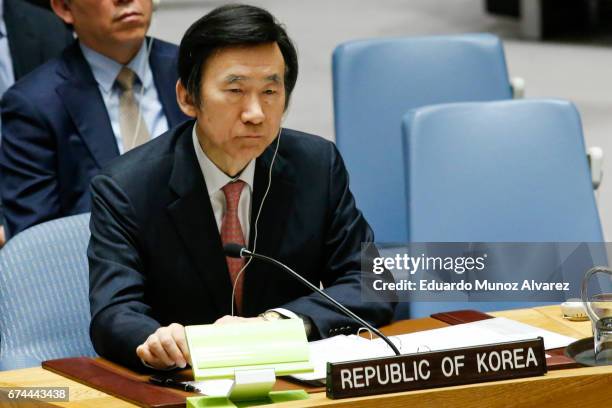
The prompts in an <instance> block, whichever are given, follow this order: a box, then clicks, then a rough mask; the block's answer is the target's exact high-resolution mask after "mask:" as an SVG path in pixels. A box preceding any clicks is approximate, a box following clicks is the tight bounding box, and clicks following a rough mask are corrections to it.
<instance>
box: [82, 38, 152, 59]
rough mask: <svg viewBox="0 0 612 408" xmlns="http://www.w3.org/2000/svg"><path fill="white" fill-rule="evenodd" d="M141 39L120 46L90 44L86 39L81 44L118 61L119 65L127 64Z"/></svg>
mask: <svg viewBox="0 0 612 408" xmlns="http://www.w3.org/2000/svg"><path fill="white" fill-rule="evenodd" d="M81 41H82V40H81ZM143 41H144V38H143V39H142V40H141V41H138V42H136V41H134V42H131V43H124V44H121V45H120V46H112V45H110V44H108V45H107V44H105V45H104V46H103V47H99V46H92V45H90V44H87V42H86V41H83V44H84V45H85V46H87V47H88V48H90V49H92V50H94V51H96V52H97V53H100V54H102V55H104V56H105V57H108V58H110V59H112V60H114V61H116V62H118V63H119V64H121V65H127V64H128V63H129V62H130V61H131V60H132V59H134V57H135V56H136V54H138V51H139V50H140V47H141V46H142V42H143Z"/></svg>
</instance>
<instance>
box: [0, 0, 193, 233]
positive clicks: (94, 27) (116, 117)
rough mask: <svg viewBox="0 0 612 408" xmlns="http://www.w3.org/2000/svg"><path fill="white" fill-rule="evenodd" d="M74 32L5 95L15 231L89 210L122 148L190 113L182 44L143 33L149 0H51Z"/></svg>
mask: <svg viewBox="0 0 612 408" xmlns="http://www.w3.org/2000/svg"><path fill="white" fill-rule="evenodd" d="M51 7H52V8H53V11H54V12H55V14H57V15H58V16H59V17H60V18H61V19H62V20H63V21H64V23H66V24H68V25H70V26H72V27H73V29H74V31H75V33H76V35H77V40H76V41H75V42H74V43H73V44H71V45H70V46H69V47H68V48H66V49H65V51H64V52H63V53H62V55H61V56H60V57H59V58H57V59H54V60H51V61H49V62H47V63H46V64H44V65H43V66H41V67H40V68H39V69H38V70H36V71H35V72H32V73H31V74H30V75H28V76H26V77H24V78H23V79H22V80H20V81H19V82H17V83H16V84H15V85H14V86H13V87H11V88H10V89H9V90H8V91H7V92H6V94H5V96H4V98H3V100H2V134H3V138H2V139H3V140H2V144H1V149H0V175H1V176H2V181H1V185H0V195H1V198H2V201H3V202H4V206H5V220H6V227H7V229H8V231H7V234H8V238H10V237H12V236H14V235H15V234H17V233H19V232H20V231H23V230H24V229H26V228H28V227H30V226H32V225H35V224H38V223H41V222H44V221H48V220H51V219H54V218H59V217H64V216H69V215H74V214H79V213H83V212H87V211H89V210H90V192H89V183H90V180H91V179H92V177H93V176H95V175H96V174H98V172H99V171H100V169H101V168H102V166H104V165H105V164H106V163H108V162H109V161H110V160H111V159H113V158H115V157H117V156H119V155H120V154H122V153H124V152H126V151H128V150H130V149H132V148H134V147H136V146H138V145H140V144H143V143H145V142H147V141H149V140H150V139H151V138H153V137H155V136H157V135H159V134H161V133H163V132H165V131H166V130H168V129H169V128H171V127H173V126H176V125H177V124H179V123H180V122H182V121H184V120H185V119H186V116H185V115H184V114H183V113H182V112H181V110H180V109H179V107H178V105H177V102H176V95H175V90H174V87H175V84H176V80H177V68H176V58H177V51H178V48H177V47H176V46H175V45H171V44H168V43H166V42H163V41H161V40H157V39H155V40H154V39H152V38H146V37H145V35H146V32H147V30H148V28H149V25H150V22H151V16H152V12H153V10H152V8H153V7H152V1H151V0H122V1H116V0H51Z"/></svg>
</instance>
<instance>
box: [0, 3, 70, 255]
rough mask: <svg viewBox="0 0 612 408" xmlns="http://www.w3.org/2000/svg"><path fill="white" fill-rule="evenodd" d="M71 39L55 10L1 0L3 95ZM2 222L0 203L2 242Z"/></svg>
mask: <svg viewBox="0 0 612 408" xmlns="http://www.w3.org/2000/svg"><path fill="white" fill-rule="evenodd" d="M72 41H73V37H72V32H71V31H70V30H69V29H68V27H66V26H65V25H64V24H63V23H62V21H61V20H60V19H59V18H57V16H55V15H54V14H53V13H51V12H49V11H46V10H43V9H41V8H39V7H35V6H33V5H31V4H29V3H27V2H25V1H23V0H0V98H1V97H2V95H4V93H5V92H6V90H7V89H8V88H10V87H11V86H12V85H13V84H14V83H15V81H18V80H19V79H20V78H22V77H23V76H25V75H26V74H27V73H29V72H30V71H32V70H34V68H36V67H38V66H39V65H41V64H43V63H45V62H46V61H48V60H50V59H51V58H54V57H57V56H58V55H60V53H61V52H62V51H63V50H64V48H66V46H67V45H68V44H70V43H71V42H72ZM1 135H2V134H1V133H0V140H1ZM2 224H3V215H2V207H1V206H0V246H3V245H4V241H5V235H4V225H2Z"/></svg>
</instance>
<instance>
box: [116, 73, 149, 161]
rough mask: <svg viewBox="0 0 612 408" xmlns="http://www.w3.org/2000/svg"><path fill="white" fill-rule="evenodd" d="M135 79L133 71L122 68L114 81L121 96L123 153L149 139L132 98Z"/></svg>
mask: <svg viewBox="0 0 612 408" xmlns="http://www.w3.org/2000/svg"><path fill="white" fill-rule="evenodd" d="M135 77H136V75H135V74H134V71H132V70H131V69H129V68H127V67H123V68H121V71H120V72H119V75H117V79H116V82H117V85H118V86H119V88H120V89H121V95H119V127H120V129H121V140H122V141H123V152H124V153H125V152H127V151H128V150H131V149H133V148H135V147H137V146H140V145H141V144H143V143H146V142H148V141H149V139H150V136H149V131H148V130H147V124H146V123H145V121H144V119H143V118H142V115H141V114H140V109H139V108H138V103H137V102H136V98H135V97H134V79H135Z"/></svg>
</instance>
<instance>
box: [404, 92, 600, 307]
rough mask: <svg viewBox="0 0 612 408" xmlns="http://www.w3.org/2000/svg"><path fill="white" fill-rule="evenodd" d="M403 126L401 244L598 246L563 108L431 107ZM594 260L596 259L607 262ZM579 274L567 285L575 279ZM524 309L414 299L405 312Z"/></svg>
mask: <svg viewBox="0 0 612 408" xmlns="http://www.w3.org/2000/svg"><path fill="white" fill-rule="evenodd" d="M402 130H403V141H404V149H403V152H404V157H405V172H406V174H407V177H406V190H407V197H408V210H407V220H408V221H407V231H408V240H409V241H411V242H603V234H602V230H601V225H600V221H599V215H598V212H597V207H596V204H595V198H594V195H593V190H592V187H591V178H590V172H589V167H588V163H587V160H586V157H585V154H584V151H585V147H584V141H583V136H582V126H581V122H580V117H579V115H578V112H577V111H576V108H575V107H574V105H572V104H571V103H569V102H565V101H557V100H515V101H499V102H480V103H478V102H476V103H457V104H445V105H436V106H429V107H424V108H421V109H417V110H413V111H411V112H409V113H407V114H406V115H405V116H404V118H403V123H402ZM600 255H601V254H600ZM600 255H597V256H596V258H599V259H598V260H596V263H601V262H603V263H606V262H607V261H606V257H605V255H603V256H600ZM580 272H581V273H583V272H584V271H580ZM581 273H580V276H573V277H572V278H573V280H574V281H578V282H580V279H581ZM574 284H576V282H574ZM578 287H579V286H578ZM558 300H559V301H560V300H562V299H558ZM528 306H532V304H527V303H516V302H508V303H504V304H501V303H494V302H491V303H469V304H458V303H436V302H431V303H425V302H424V303H421V302H415V303H411V305H410V308H411V311H410V315H411V316H412V317H418V316H423V315H427V314H430V313H434V312H438V311H442V310H452V309H463V308H478V309H480V310H492V309H506V308H516V307H528Z"/></svg>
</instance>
